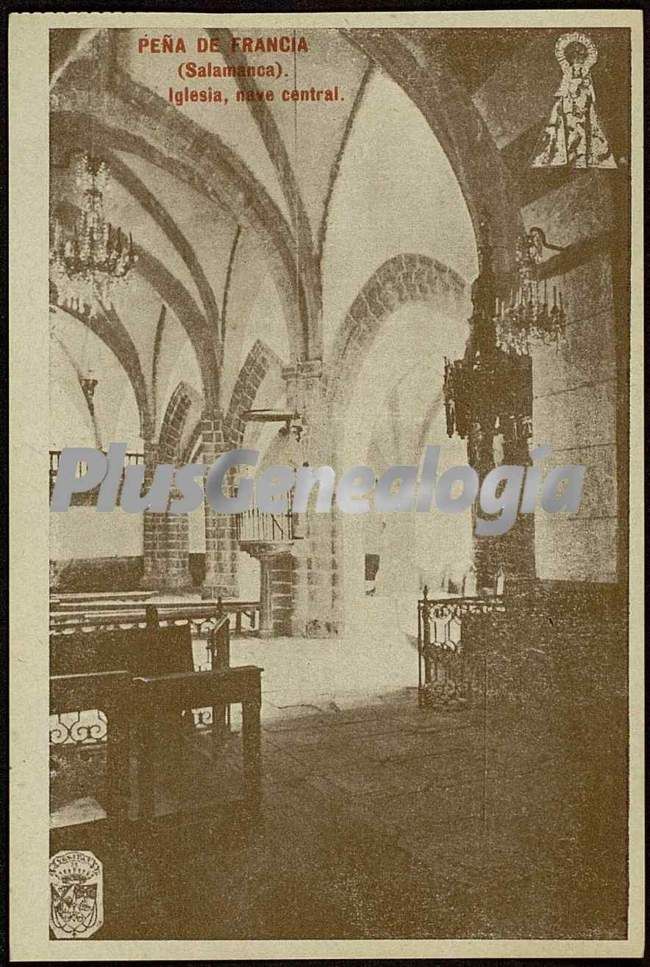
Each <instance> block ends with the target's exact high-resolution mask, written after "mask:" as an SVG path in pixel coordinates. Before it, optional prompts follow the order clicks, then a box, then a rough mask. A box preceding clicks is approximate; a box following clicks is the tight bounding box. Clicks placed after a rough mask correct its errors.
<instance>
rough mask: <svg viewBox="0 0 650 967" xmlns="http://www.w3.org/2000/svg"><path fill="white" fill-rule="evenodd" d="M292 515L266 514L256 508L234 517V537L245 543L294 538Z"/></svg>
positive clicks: (272, 541)
mask: <svg viewBox="0 0 650 967" xmlns="http://www.w3.org/2000/svg"><path fill="white" fill-rule="evenodd" d="M294 531H295V527H294V515H293V513H292V512H291V509H289V510H288V511H287V512H286V513H285V514H266V513H263V512H262V511H260V510H257V508H254V509H253V510H247V511H244V512H243V513H241V514H237V515H236V517H235V539H236V540H238V541H240V542H242V543H247V544H258V543H259V544H276V543H287V542H291V541H293V540H294Z"/></svg>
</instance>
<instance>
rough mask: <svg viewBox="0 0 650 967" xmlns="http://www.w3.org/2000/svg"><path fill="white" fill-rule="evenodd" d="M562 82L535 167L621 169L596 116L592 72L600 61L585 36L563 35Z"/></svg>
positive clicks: (560, 50) (559, 57) (560, 53)
mask: <svg viewBox="0 0 650 967" xmlns="http://www.w3.org/2000/svg"><path fill="white" fill-rule="evenodd" d="M555 56H556V58H557V61H558V63H559V65H560V67H561V68H562V82H561V84H560V87H559V88H558V90H557V92H556V94H555V103H554V105H553V110H552V111H551V116H550V118H549V120H548V123H547V125H546V127H545V128H544V130H543V132H542V135H541V138H540V140H539V142H538V144H537V147H536V149H535V153H534V156H533V160H532V162H531V167H533V168H551V167H559V166H569V167H571V168H616V167H618V166H617V164H616V161H615V160H614V156H613V154H612V151H611V149H610V146H609V142H608V140H607V138H606V137H605V133H604V131H603V128H602V125H601V123H600V120H599V118H598V115H597V113H596V95H595V93H594V86H593V82H592V80H591V68H592V67H593V66H594V64H595V63H596V61H597V60H598V51H597V49H596V45H595V44H594V42H593V41H592V40H591V39H590V38H589V37H587V36H586V35H585V34H580V33H570V34H563V35H562V36H561V37H560V38H559V39H558V41H557V43H556V45H555Z"/></svg>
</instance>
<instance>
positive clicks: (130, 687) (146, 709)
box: [50, 665, 262, 823]
mask: <svg viewBox="0 0 650 967" xmlns="http://www.w3.org/2000/svg"><path fill="white" fill-rule="evenodd" d="M261 673H262V669H261V668H258V667H257V666H254V665H244V666H241V667H238V668H225V669H219V670H214V671H204V672H189V673H177V674H170V675H156V676H140V677H135V678H133V677H132V676H131V675H130V674H129V673H128V672H126V671H113V672H99V673H91V674H78V675H57V676H53V677H52V678H50V714H51V715H60V714H64V713H66V712H74V711H77V710H79V709H84V708H99V709H101V710H102V711H103V712H104V713H105V715H106V719H107V733H106V793H107V796H106V802H105V803H104V807H103V808H104V812H105V818H106V819H108V820H115V821H117V822H118V823H119V822H123V821H125V820H127V819H128V818H129V817H128V807H129V759H130V754H132V755H133V756H134V758H135V759H136V761H137V767H136V785H135V801H136V804H137V819H138V820H145V821H149V820H152V819H155V784H156V776H155V761H156V757H157V754H158V753H159V752H160V749H161V743H164V744H163V745H162V747H163V748H164V750H165V752H168V751H170V746H169V744H168V733H167V723H168V722H169V720H170V719H174V720H175V721H176V722H177V723H178V721H179V713H181V712H182V711H183V710H185V709H187V708H193V707H198V706H206V705H210V706H212V707H213V708H219V707H229V706H230V705H233V704H238V703H239V704H241V706H242V749H243V760H244V786H245V796H244V804H245V806H246V809H247V810H248V811H249V812H250V813H251V814H256V813H257V811H258V810H259V805H260V800H261V725H260V709H261ZM161 725H162V730H161ZM176 735H177V736H178V737H180V732H179V731H178V729H177V732H176ZM220 738H221V736H220V733H219V730H218V729H214V730H213V733H212V755H213V756H215V757H216V756H218V754H219V752H220V750H221V748H222V746H221V742H220ZM93 801H94V802H96V800H93ZM97 805H99V806H100V807H101V804H99V803H97Z"/></svg>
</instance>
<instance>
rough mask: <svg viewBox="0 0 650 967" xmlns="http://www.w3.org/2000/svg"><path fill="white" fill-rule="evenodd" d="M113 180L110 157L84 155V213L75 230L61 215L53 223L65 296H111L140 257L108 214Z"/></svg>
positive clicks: (55, 263) (54, 258)
mask: <svg viewBox="0 0 650 967" xmlns="http://www.w3.org/2000/svg"><path fill="white" fill-rule="evenodd" d="M108 180H109V170H108V166H107V164H106V162H105V161H102V160H101V159H99V158H96V157H93V156H92V155H90V154H84V155H83V157H82V158H81V160H80V161H79V162H78V164H77V166H76V185H77V188H78V190H79V192H80V195H81V198H80V205H79V207H80V214H79V216H78V217H77V219H76V220H75V223H74V226H73V228H72V231H71V230H70V229H69V227H68V226H67V225H66V224H64V223H63V222H62V221H61V220H60V219H59V218H56V216H55V217H54V218H53V219H52V222H51V238H52V245H51V248H50V278H51V280H52V282H53V283H54V285H55V286H56V288H57V292H58V294H59V297H60V298H62V299H65V298H70V297H81V298H82V299H85V300H86V301H88V302H92V301H93V300H94V299H95V298H96V297H97V296H99V297H101V298H103V299H107V298H108V297H109V296H110V293H111V291H112V288H113V286H114V285H115V284H116V283H118V282H120V281H121V280H124V279H125V278H126V276H127V275H128V274H129V272H130V271H131V269H132V268H133V266H134V265H135V264H136V262H137V260H138V256H137V255H136V253H135V251H134V248H133V238H132V236H131V235H130V234H129V236H128V237H127V236H126V234H125V233H124V232H123V231H122V229H121V228H119V227H115V226H113V225H111V223H110V222H109V221H107V220H106V217H105V215H104V192H105V190H106V186H107V184H108Z"/></svg>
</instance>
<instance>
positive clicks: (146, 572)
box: [140, 440, 166, 590]
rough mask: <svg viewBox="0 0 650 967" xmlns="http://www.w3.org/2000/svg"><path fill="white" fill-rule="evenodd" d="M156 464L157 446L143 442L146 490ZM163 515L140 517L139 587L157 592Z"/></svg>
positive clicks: (161, 573)
mask: <svg viewBox="0 0 650 967" xmlns="http://www.w3.org/2000/svg"><path fill="white" fill-rule="evenodd" d="M157 463H158V446H157V444H156V443H154V442H153V441H152V440H145V443H144V484H143V487H144V488H145V489H148V488H149V487H150V486H151V481H152V479H153V474H154V470H155V469H156V465H157ZM165 516H166V515H165V514H164V513H154V512H153V511H150V510H145V512H144V514H143V515H142V529H143V538H142V555H143V565H144V566H143V573H142V580H141V582H140V583H141V585H142V587H143V588H150V589H152V590H158V589H159V588H161V587H162V586H163V581H164V570H163V557H162V547H161V533H162V529H163V527H164V521H165Z"/></svg>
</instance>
